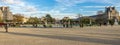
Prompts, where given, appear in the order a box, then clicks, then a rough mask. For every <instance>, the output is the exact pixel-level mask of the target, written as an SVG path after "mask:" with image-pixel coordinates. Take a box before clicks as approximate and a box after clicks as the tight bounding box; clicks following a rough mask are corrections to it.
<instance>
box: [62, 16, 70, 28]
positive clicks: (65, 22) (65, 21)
mask: <svg viewBox="0 0 120 45" xmlns="http://www.w3.org/2000/svg"><path fill="white" fill-rule="evenodd" d="M61 22H62V24H63V27H66V28H68V27H69V26H71V19H70V18H69V17H64V18H63V19H62V20H61ZM71 27H72V26H71Z"/></svg>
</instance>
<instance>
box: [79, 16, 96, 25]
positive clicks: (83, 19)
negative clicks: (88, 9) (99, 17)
mask: <svg viewBox="0 0 120 45" xmlns="http://www.w3.org/2000/svg"><path fill="white" fill-rule="evenodd" d="M79 22H80V23H81V25H83V24H85V25H89V26H91V25H92V24H93V23H94V22H95V20H94V19H93V18H90V17H81V18H80V21H79Z"/></svg>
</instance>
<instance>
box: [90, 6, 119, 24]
mask: <svg viewBox="0 0 120 45" xmlns="http://www.w3.org/2000/svg"><path fill="white" fill-rule="evenodd" d="M89 17H92V18H94V19H103V20H104V22H105V23H108V22H107V21H108V20H112V19H114V21H116V22H118V21H120V19H119V12H118V11H117V10H116V8H115V7H111V6H110V7H105V11H104V12H103V13H100V14H97V15H93V16H89Z"/></svg>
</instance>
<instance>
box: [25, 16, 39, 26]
mask: <svg viewBox="0 0 120 45" xmlns="http://www.w3.org/2000/svg"><path fill="white" fill-rule="evenodd" d="M27 23H29V24H32V25H33V26H34V27H37V24H39V23H40V19H39V18H37V17H30V18H29V19H28V21H27Z"/></svg>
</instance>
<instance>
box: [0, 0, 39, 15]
mask: <svg viewBox="0 0 120 45" xmlns="http://www.w3.org/2000/svg"><path fill="white" fill-rule="evenodd" d="M0 4H1V5H0V6H9V7H10V9H11V11H12V12H13V13H23V14H26V15H28V14H33V13H31V12H36V13H38V11H39V10H37V8H36V6H35V5H30V4H27V2H25V1H23V0H0ZM27 12H29V13H27Z"/></svg>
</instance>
